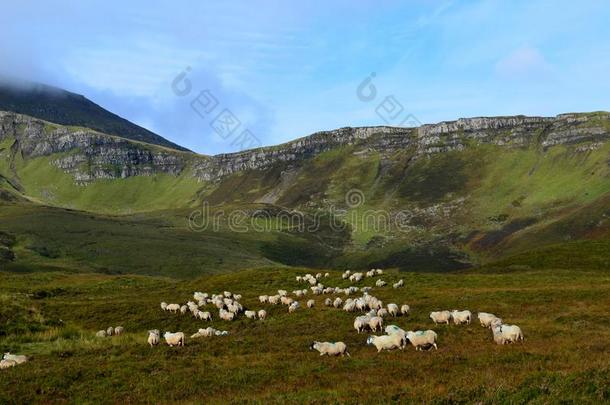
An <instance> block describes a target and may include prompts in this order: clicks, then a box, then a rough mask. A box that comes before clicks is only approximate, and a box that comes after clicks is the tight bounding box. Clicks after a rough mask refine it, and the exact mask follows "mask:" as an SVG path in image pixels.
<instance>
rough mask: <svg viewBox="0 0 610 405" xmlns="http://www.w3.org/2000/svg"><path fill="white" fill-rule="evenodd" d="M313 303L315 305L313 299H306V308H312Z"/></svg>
mask: <svg viewBox="0 0 610 405" xmlns="http://www.w3.org/2000/svg"><path fill="white" fill-rule="evenodd" d="M314 305H316V302H315V301H314V300H309V301H307V308H313V307H314Z"/></svg>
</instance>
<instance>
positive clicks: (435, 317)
mask: <svg viewBox="0 0 610 405" xmlns="http://www.w3.org/2000/svg"><path fill="white" fill-rule="evenodd" d="M430 319H432V321H434V324H435V325H436V324H439V323H446V324H447V325H449V321H451V312H449V311H434V312H430Z"/></svg>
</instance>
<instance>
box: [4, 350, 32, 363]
mask: <svg viewBox="0 0 610 405" xmlns="http://www.w3.org/2000/svg"><path fill="white" fill-rule="evenodd" d="M2 360H7V361H14V362H15V363H16V364H23V363H25V362H26V361H28V358H27V356H24V355H23V354H11V353H9V352H6V353H4V357H2Z"/></svg>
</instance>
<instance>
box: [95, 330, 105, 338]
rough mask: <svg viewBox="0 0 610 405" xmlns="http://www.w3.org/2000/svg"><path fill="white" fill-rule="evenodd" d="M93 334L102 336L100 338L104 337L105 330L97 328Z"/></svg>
mask: <svg viewBox="0 0 610 405" xmlns="http://www.w3.org/2000/svg"><path fill="white" fill-rule="evenodd" d="M95 336H96V337H102V338H103V337H106V331H105V330H98V331H97V332H96V333H95Z"/></svg>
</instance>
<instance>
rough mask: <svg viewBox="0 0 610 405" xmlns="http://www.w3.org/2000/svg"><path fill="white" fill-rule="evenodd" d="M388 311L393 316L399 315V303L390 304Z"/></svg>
mask: <svg viewBox="0 0 610 405" xmlns="http://www.w3.org/2000/svg"><path fill="white" fill-rule="evenodd" d="M388 313H389V314H390V315H392V316H397V315H398V305H396V304H388Z"/></svg>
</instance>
